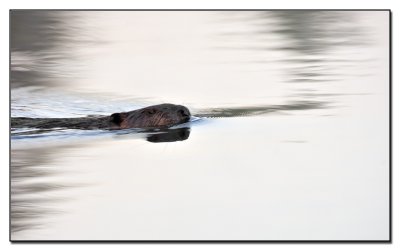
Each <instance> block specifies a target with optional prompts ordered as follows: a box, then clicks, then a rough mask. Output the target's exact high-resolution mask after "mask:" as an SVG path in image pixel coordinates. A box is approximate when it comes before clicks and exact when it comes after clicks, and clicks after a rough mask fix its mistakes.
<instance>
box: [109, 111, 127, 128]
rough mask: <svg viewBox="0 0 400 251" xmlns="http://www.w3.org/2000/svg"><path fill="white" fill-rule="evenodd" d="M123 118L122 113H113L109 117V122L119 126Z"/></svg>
mask: <svg viewBox="0 0 400 251" xmlns="http://www.w3.org/2000/svg"><path fill="white" fill-rule="evenodd" d="M124 118H125V116H124V115H123V114H122V113H113V114H111V116H110V121H111V122H112V123H114V124H116V125H120V124H121V123H122V121H123V120H124Z"/></svg>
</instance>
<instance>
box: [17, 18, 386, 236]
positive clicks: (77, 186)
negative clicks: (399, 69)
mask: <svg viewBox="0 0 400 251" xmlns="http://www.w3.org/2000/svg"><path fill="white" fill-rule="evenodd" d="M388 18H389V16H388V13H387V12H383V11H382V12H351V11H346V12H335V11H329V12H326V11H325V12H324V11H316V12H308V11H269V12H262V11H260V12H258V11H252V12H245V11H240V12H217V11H206V12H204V11H202V12H195V11H194V12H146V11H143V12H112V11H109V12H85V11H79V12H46V11H38V12H32V11H30V12H29V11H16V12H12V14H11V84H10V85H11V116H12V117H61V118H63V117H65V118H67V117H80V116H87V115H98V114H104V115H106V114H110V113H113V112H119V111H128V110H133V109H137V108H140V107H144V106H147V105H153V104H158V103H163V102H169V103H177V104H183V105H186V106H187V107H189V109H190V110H191V111H192V113H193V114H194V115H195V116H194V117H193V118H192V120H191V121H190V122H189V123H187V124H184V125H181V126H178V127H175V128H172V129H171V130H169V131H166V132H153V133H144V132H138V131H135V130H122V131H102V130H91V131H84V130H66V129H60V128H58V129H55V130H47V131H43V130H37V129H35V128H24V129H18V130H17V129H12V130H11V188H12V189H11V238H12V240H31V239H34V240H214V239H216V240H235V239H236V240H371V239H372V240H386V239H388V238H389V137H388V136H389V131H388V129H389V112H388V109H389V106H388V105H389V102H388V100H389V47H388V43H389V40H388V36H389V33H388V31H389V29H388V27H389V22H388V21H389V19H388Z"/></svg>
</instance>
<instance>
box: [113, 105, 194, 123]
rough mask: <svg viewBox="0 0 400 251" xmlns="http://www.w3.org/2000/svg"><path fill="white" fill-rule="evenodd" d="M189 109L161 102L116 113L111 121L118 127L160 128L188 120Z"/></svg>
mask: <svg viewBox="0 0 400 251" xmlns="http://www.w3.org/2000/svg"><path fill="white" fill-rule="evenodd" d="M189 119H190V112H189V109H188V108H186V107H185V106H182V105H173V104H161V105H154V106H149V107H145V108H142V109H139V110H134V111H130V112H121V113H114V114H112V115H111V116H110V121H111V123H112V124H113V125H115V126H117V127H118V128H121V129H125V128H160V127H169V126H173V125H177V124H181V123H185V122H188V121H189Z"/></svg>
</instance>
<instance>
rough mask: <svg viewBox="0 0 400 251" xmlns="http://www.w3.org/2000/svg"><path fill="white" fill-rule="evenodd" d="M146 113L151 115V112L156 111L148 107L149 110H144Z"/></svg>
mask: <svg viewBox="0 0 400 251" xmlns="http://www.w3.org/2000/svg"><path fill="white" fill-rule="evenodd" d="M146 113H147V114H149V115H152V114H154V113H156V110H155V109H149V110H146Z"/></svg>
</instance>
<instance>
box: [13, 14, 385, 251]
mask: <svg viewBox="0 0 400 251" xmlns="http://www.w3.org/2000/svg"><path fill="white" fill-rule="evenodd" d="M18 11H363V12H364V11H384V12H388V13H389V239H388V240H12V239H11V12H18ZM392 31H393V26H392V11H391V9H9V34H8V40H9V51H8V54H9V59H8V60H9V75H8V77H9V116H8V117H9V138H8V141H9V170H8V171H9V175H8V178H9V202H8V205H9V207H8V208H9V213H8V215H9V241H10V242H11V243H12V244H30V243H38V244H39V243H49V244H50V243H60V244H61V243H65V244H74V243H75V244H77V243H87V244H90V243H110V244H111V243H133V244H135V243H138V244H139V243H148V244H173V243H175V244H179V243H182V244H183V243H197V244H211V243H216V244H218V243H220V244H223V243H230V244H233V243H242V244H260V243H264V244H268V243H281V244H284V243H286V244H321V243H325V244H328V243H330V244H346V243H347V244H357V243H359V244H362V243H364V244H367V243H375V244H392V240H393V224H392V219H393V218H392V213H393V212H392V207H393V204H392V199H393V193H392V189H393V186H392V181H393V175H392V164H393V153H392V150H393V141H392V135H393V134H392V123H393V120H392V116H393V109H392V99H393V92H392V90H393V87H392V79H393V78H392V73H393V70H392V69H393V59H392V52H393V51H392V39H393V37H392Z"/></svg>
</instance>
